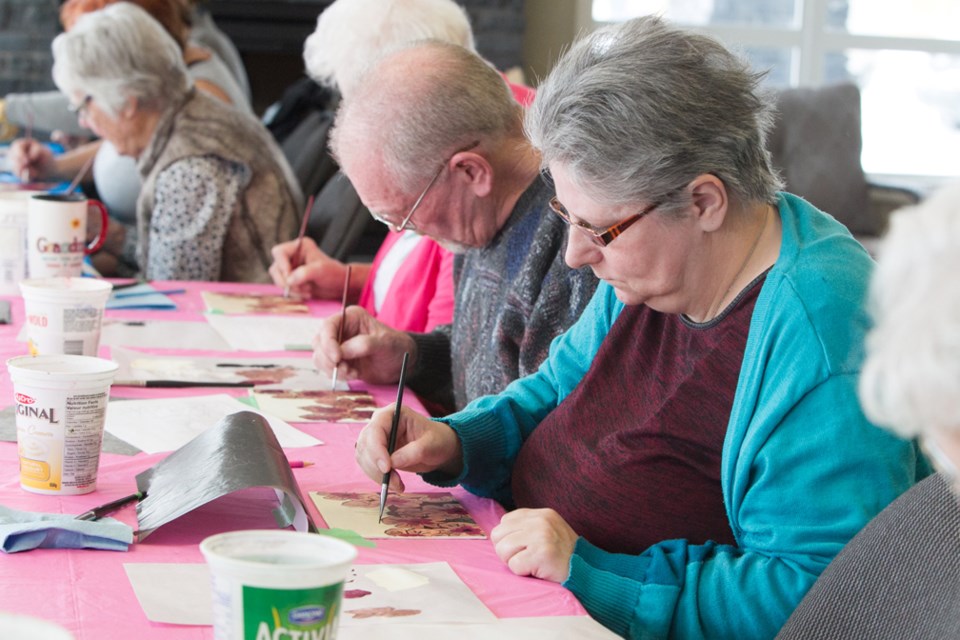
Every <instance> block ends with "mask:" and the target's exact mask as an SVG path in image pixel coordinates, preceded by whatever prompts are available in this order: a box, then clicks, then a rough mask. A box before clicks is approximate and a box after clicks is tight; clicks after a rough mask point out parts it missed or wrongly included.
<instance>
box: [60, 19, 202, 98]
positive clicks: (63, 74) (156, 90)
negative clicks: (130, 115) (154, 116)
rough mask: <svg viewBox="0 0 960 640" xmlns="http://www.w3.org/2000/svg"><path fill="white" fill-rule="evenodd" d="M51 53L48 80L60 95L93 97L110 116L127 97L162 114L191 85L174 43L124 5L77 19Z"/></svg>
mask: <svg viewBox="0 0 960 640" xmlns="http://www.w3.org/2000/svg"><path fill="white" fill-rule="evenodd" d="M52 48H53V58H54V63H53V80H54V82H55V83H56V84H57V87H58V88H59V89H60V91H62V92H63V93H65V94H67V95H71V94H75V93H83V94H88V95H91V96H93V98H94V99H96V101H97V105H98V106H99V107H101V108H102V109H103V110H104V111H106V112H107V113H108V114H109V115H110V116H111V117H116V116H117V114H118V113H119V111H120V109H122V108H123V106H124V103H125V102H126V100H127V99H128V98H135V99H137V101H138V104H139V105H140V106H142V107H146V108H150V109H156V110H158V111H162V110H163V109H164V108H165V107H166V106H167V105H168V104H171V103H173V102H176V101H177V100H179V99H180V98H181V97H182V96H183V95H184V94H185V93H186V92H187V91H188V90H189V89H190V87H191V85H192V83H191V80H190V78H189V76H188V75H187V68H186V66H185V65H184V62H183V52H182V51H181V49H180V47H179V46H178V45H177V43H176V41H175V40H174V39H173V38H172V37H171V36H170V34H169V33H167V32H166V30H164V28H163V27H162V26H160V23H159V22H157V21H156V20H154V19H153V18H152V17H151V16H150V14H148V13H147V12H146V11H144V10H143V9H141V8H140V7H138V6H136V5H135V4H132V3H130V2H118V3H116V4H112V5H110V6H108V7H105V8H103V9H100V10H98V11H93V12H90V13H88V14H86V15H83V16H81V17H80V18H79V19H78V20H77V22H76V24H75V25H74V26H73V28H71V29H70V31H68V32H66V33H62V34H60V35H58V36H57V37H56V38H54V40H53V47H52Z"/></svg>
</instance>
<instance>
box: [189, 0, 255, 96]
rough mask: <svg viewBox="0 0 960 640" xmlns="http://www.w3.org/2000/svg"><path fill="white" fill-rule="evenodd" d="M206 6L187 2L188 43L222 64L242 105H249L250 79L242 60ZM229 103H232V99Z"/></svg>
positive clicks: (195, 0)
mask: <svg viewBox="0 0 960 640" xmlns="http://www.w3.org/2000/svg"><path fill="white" fill-rule="evenodd" d="M206 4H207V2H206V0H187V6H188V8H189V9H190V43H191V44H193V45H196V46H198V47H203V48H204V49H207V50H208V51H210V52H211V53H213V55H214V56H215V57H216V58H218V59H219V60H220V61H221V62H223V64H224V66H226V68H227V69H228V70H229V71H230V75H232V76H233V79H234V80H235V81H236V84H237V86H238V87H240V91H241V92H242V93H243V96H244V98H245V99H244V101H243V104H249V103H250V98H251V95H250V78H249V77H248V76H247V68H246V66H244V64H243V58H242V57H241V56H240V52H239V51H237V47H236V46H235V45H234V44H233V41H232V40H230V37H229V36H227V34H225V33H224V32H223V31H222V30H221V29H220V27H218V26H217V23H216V22H214V21H213V16H212V15H211V14H210V11H209V10H208V9H207V8H206V7H205V6H204V5H206ZM231 102H233V100H232V99H231ZM237 102H239V101H237Z"/></svg>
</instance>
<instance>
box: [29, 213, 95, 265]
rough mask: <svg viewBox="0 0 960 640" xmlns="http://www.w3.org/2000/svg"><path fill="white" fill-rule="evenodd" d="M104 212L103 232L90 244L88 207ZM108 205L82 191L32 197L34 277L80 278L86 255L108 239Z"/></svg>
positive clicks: (30, 217)
mask: <svg viewBox="0 0 960 640" xmlns="http://www.w3.org/2000/svg"><path fill="white" fill-rule="evenodd" d="M91 206H92V207H96V208H97V209H99V211H100V233H99V234H98V235H97V237H96V238H94V239H93V242H91V243H90V244H89V245H87V239H86V235H87V208H88V207H91ZM106 233H107V208H106V207H104V206H103V203H102V202H99V201H98V200H90V199H88V198H86V197H84V196H82V195H79V194H69V195H68V194H44V195H35V196H33V197H31V198H30V206H29V216H28V221H27V244H28V247H27V255H28V259H29V271H30V277H31V278H51V277H76V276H79V275H80V274H81V272H82V271H83V256H84V255H85V254H89V253H93V252H94V251H97V250H98V249H99V248H100V247H101V246H102V245H103V241H104V239H105V238H106Z"/></svg>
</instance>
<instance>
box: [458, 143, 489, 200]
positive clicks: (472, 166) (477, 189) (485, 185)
mask: <svg viewBox="0 0 960 640" xmlns="http://www.w3.org/2000/svg"><path fill="white" fill-rule="evenodd" d="M448 167H449V169H450V175H451V176H453V178H454V179H455V180H458V181H460V184H461V185H462V186H464V187H466V188H467V189H470V190H471V191H472V192H473V194H474V195H475V196H477V197H478V198H483V197H485V196H487V195H489V193H490V192H491V191H492V190H493V166H492V165H491V164H490V162H489V161H488V160H487V159H486V158H485V157H484V156H482V155H480V154H479V153H476V152H473V151H461V152H460V153H457V154H454V156H453V157H452V158H450V162H449V164H448Z"/></svg>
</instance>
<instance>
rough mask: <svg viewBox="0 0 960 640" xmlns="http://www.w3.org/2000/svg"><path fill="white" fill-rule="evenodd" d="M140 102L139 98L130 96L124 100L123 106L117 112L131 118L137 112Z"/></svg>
mask: <svg viewBox="0 0 960 640" xmlns="http://www.w3.org/2000/svg"><path fill="white" fill-rule="evenodd" d="M139 104H140V101H139V100H138V99H137V98H135V97H133V96H129V97H127V99H126V100H124V101H123V106H122V107H121V108H120V111H118V112H117V115H119V116H123V117H124V118H131V117H133V114H135V113H136V112H137V107H138V106H139Z"/></svg>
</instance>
